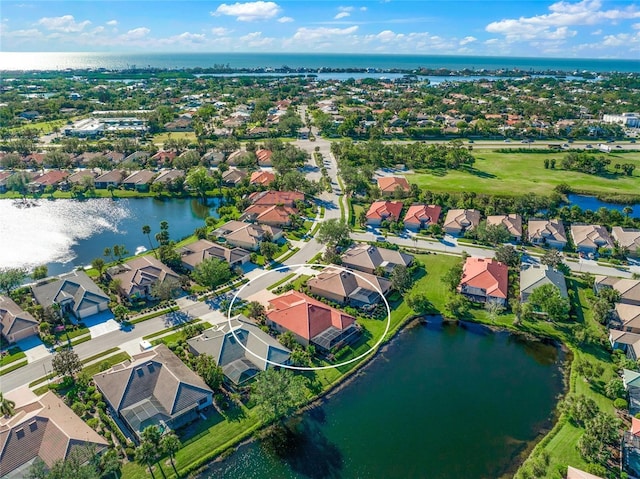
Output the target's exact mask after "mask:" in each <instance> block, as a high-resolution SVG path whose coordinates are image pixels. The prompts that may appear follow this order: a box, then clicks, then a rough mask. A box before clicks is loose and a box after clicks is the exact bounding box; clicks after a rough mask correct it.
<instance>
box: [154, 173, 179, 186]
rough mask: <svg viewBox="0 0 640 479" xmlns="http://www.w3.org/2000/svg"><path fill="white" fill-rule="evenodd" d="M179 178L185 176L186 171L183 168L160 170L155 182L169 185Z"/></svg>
mask: <svg viewBox="0 0 640 479" xmlns="http://www.w3.org/2000/svg"><path fill="white" fill-rule="evenodd" d="M179 178H184V171H182V170H173V169H171V170H160V173H158V176H156V178H155V179H154V180H153V182H154V183H161V184H163V185H168V184H171V183H173V182H175V181H176V180H178V179H179Z"/></svg>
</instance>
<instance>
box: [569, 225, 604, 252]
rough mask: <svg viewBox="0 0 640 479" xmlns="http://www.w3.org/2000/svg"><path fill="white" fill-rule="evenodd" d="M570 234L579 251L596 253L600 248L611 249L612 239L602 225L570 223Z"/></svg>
mask: <svg viewBox="0 0 640 479" xmlns="http://www.w3.org/2000/svg"><path fill="white" fill-rule="evenodd" d="M571 236H572V237H573V243H574V244H575V245H576V249H577V250H578V252H579V253H597V252H598V250H599V249H600V248H604V249H608V250H613V240H612V239H611V236H610V235H609V233H608V231H607V230H606V229H605V228H604V226H599V225H584V224H577V223H575V224H572V225H571Z"/></svg>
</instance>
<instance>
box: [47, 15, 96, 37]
mask: <svg viewBox="0 0 640 479" xmlns="http://www.w3.org/2000/svg"><path fill="white" fill-rule="evenodd" d="M90 24H91V22H90V21H89V20H84V21H82V22H76V20H75V18H74V17H73V15H63V16H61V17H43V18H41V19H40V20H38V22H37V25H42V26H43V27H44V28H46V29H47V30H52V31H55V32H66V33H69V32H81V31H82V30H84V28H85V27H86V26H87V25H90Z"/></svg>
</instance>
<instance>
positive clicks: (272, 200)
mask: <svg viewBox="0 0 640 479" xmlns="http://www.w3.org/2000/svg"><path fill="white" fill-rule="evenodd" d="M249 200H250V201H251V203H253V204H254V205H279V204H282V205H286V206H293V204H294V202H295V201H296V200H301V201H304V193H300V192H298V191H256V192H255V193H251V194H250V195H249Z"/></svg>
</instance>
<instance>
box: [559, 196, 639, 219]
mask: <svg viewBox="0 0 640 479" xmlns="http://www.w3.org/2000/svg"><path fill="white" fill-rule="evenodd" d="M567 199H568V200H569V206H573V205H576V206H579V207H580V208H581V209H582V210H591V211H598V210H599V209H600V208H607V209H610V210H617V211H620V212H621V213H623V212H624V208H625V207H627V206H630V207H631V209H632V210H633V213H632V214H631V216H632V217H640V204H637V203H636V204H630V205H620V204H617V203H608V202H606V201H602V200H599V199H598V198H596V197H595V196H587V195H576V194H569V195H567Z"/></svg>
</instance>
